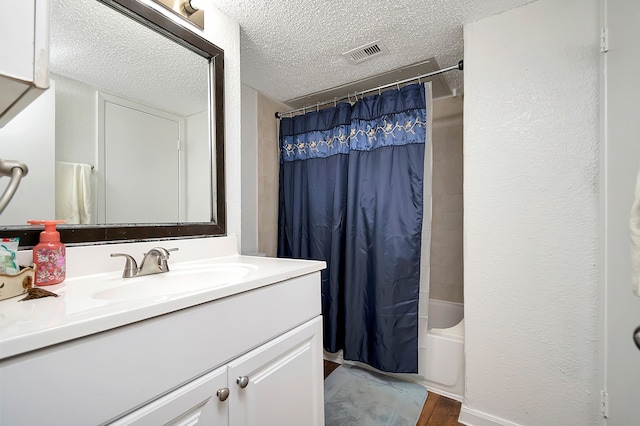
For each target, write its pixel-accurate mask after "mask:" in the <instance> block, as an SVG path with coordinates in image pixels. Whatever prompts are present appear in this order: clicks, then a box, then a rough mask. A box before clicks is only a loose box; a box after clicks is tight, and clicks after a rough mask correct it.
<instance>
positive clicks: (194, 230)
mask: <svg viewBox="0 0 640 426" xmlns="http://www.w3.org/2000/svg"><path fill="white" fill-rule="evenodd" d="M97 1H100V2H101V3H104V4H106V5H107V6H110V7H113V8H114V9H116V10H118V11H120V12H122V13H124V14H126V15H127V16H129V17H131V18H132V19H135V20H136V21H138V22H140V23H141V24H142V25H145V26H147V27H149V28H151V29H152V30H154V31H157V32H159V33H161V34H163V35H165V36H166V37H168V38H170V39H171V40H173V41H175V42H177V43H179V44H181V45H183V46H185V47H186V48H188V49H190V50H192V51H194V52H195V53H197V54H199V55H201V56H203V57H205V58H207V59H209V60H210V61H211V65H210V69H212V73H211V74H213V75H212V77H211V78H210V80H212V88H213V107H214V111H213V114H214V117H213V118H214V120H213V124H214V126H213V127H212V128H210V131H211V133H212V136H213V137H214V141H215V153H211V156H212V162H213V161H214V160H215V173H216V176H215V177H216V194H215V195H216V199H215V204H212V209H215V219H216V221H215V222H213V218H212V222H195V223H160V224H155V223H154V224H117V225H113V224H110V225H80V226H74V225H60V226H58V230H59V231H60V237H61V240H62V241H63V242H64V243H65V244H66V245H88V244H91V243H94V244H95V243H97V244H105V243H109V242H123V240H125V241H126V240H135V241H141V240H153V239H171V238H182V237H203V236H222V235H226V202H225V165H224V142H225V141H224V133H225V132H224V52H223V50H222V49H220V48H218V47H217V46H215V45H213V44H212V43H210V42H209V41H207V40H206V39H204V38H202V37H200V36H199V35H197V34H195V33H193V32H191V31H190V30H188V29H187V28H185V27H183V26H181V25H179V24H178V23H176V22H175V21H173V20H171V19H169V18H167V17H166V16H165V15H164V14H162V13H160V12H159V11H157V10H156V9H154V8H152V7H149V6H147V5H144V4H142V3H139V2H138V1H136V0H97ZM212 214H213V211H212ZM33 219H49V218H33ZM41 231H42V229H40V228H35V227H32V226H29V225H25V226H16V225H12V226H2V227H0V237H20V249H26V248H31V247H33V246H35V245H36V244H37V243H38V241H39V235H40V232H41Z"/></svg>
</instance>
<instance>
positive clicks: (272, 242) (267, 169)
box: [258, 93, 289, 256]
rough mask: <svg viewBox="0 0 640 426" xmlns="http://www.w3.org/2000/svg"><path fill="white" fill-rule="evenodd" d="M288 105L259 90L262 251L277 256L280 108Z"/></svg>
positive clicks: (285, 108)
mask: <svg viewBox="0 0 640 426" xmlns="http://www.w3.org/2000/svg"><path fill="white" fill-rule="evenodd" d="M288 109H289V108H287V107H286V105H284V104H282V103H280V102H278V101H275V100H273V99H271V98H269V97H267V96H265V95H263V94H262V93H259V94H258V205H259V213H260V214H259V215H258V251H260V252H262V253H266V255H267V256H275V255H276V253H277V249H278V171H279V167H280V165H279V163H278V158H279V157H278V126H279V125H280V121H279V120H277V119H276V118H275V113H276V112H278V111H287V110H288Z"/></svg>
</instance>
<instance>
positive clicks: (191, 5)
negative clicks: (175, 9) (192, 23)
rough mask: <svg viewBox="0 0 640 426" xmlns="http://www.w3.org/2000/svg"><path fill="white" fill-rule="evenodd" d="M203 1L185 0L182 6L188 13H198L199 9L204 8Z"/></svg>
mask: <svg viewBox="0 0 640 426" xmlns="http://www.w3.org/2000/svg"><path fill="white" fill-rule="evenodd" d="M201 3H202V2H200V1H198V0H185V1H184V2H183V3H182V8H183V9H184V11H185V12H187V14H189V15H191V14H194V13H196V12H197V11H198V10H200V9H202V4H201Z"/></svg>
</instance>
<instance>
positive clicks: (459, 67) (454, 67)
mask: <svg viewBox="0 0 640 426" xmlns="http://www.w3.org/2000/svg"><path fill="white" fill-rule="evenodd" d="M463 69H464V67H463V61H459V62H458V64H457V65H451V66H450V67H447V68H442V69H439V70H437V71H432V72H430V73H427V74H422V75H418V76H416V77H411V78H407V79H405V80H401V81H396V82H394V83H389V84H384V85H382V86H377V87H374V88H373V89H368V90H363V91H361V92H354V93H352V94H348V95H345V96H343V97H341V98H334V99H331V100H328V101H324V102H318V103H317V104H315V105H309V106H305V107H302V108H296V109H292V110H289V111H284V112H276V118H278V119H279V118H282V116H283V115H286V114H293V113H294V112H298V111H306V110H308V109H313V107H314V106H315V107H316V108H318V107H320V106H323V105H328V104H330V103H337V102H340V101H344V100H345V99H349V98H351V97H352V96H355V97H356V98H357V95H358V94H360V95H364V94H365V93H369V92H375V91H376V90H382V89H387V88H389V87H393V86H398V87H399V86H400V85H401V84H404V83H409V82H410V81H413V80H419V79H421V78H427V77H431V76H433V75H437V74H442V73H444V72H447V71H453V70H460V71H462V70H463Z"/></svg>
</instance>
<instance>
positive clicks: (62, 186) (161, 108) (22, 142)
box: [0, 0, 215, 225]
mask: <svg viewBox="0 0 640 426" xmlns="http://www.w3.org/2000/svg"><path fill="white" fill-rule="evenodd" d="M50 12H51V19H50V32H51V42H50V70H51V80H52V85H51V88H50V89H49V90H48V91H46V92H45V93H44V94H43V95H41V96H40V98H38V99H36V101H34V103H33V104H32V105H31V106H29V107H28V108H27V110H25V111H23V113H21V114H20V116H18V117H16V118H15V119H14V120H13V121H12V122H10V123H9V124H7V126H5V127H4V128H2V129H0V146H1V147H2V150H3V155H2V156H3V158H14V157H15V158H20V159H23V160H24V161H25V162H26V163H27V164H28V166H29V175H28V176H27V177H26V178H25V179H23V182H22V183H21V186H20V188H19V191H18V193H17V194H16V196H15V197H14V199H13V201H12V202H11V204H9V206H8V207H7V209H6V210H5V212H4V213H3V215H2V216H0V224H1V225H24V224H25V223H26V220H28V219H43V218H56V219H65V220H67V222H68V223H72V224H94V225H95V224H97V225H109V224H134V223H135V224H158V223H165V224H166V223H174V224H175V223H185V222H197V223H202V222H212V221H215V217H214V216H215V212H214V211H212V206H213V205H214V204H215V199H212V197H214V190H213V188H214V187H215V186H214V185H215V180H214V179H213V176H215V169H214V167H215V165H214V164H213V163H214V161H212V157H213V154H212V153H213V152H215V149H214V147H213V145H212V136H211V134H210V133H211V131H210V129H211V125H210V117H211V116H212V108H211V106H210V103H211V101H210V99H211V97H210V96H209V92H210V81H211V78H212V77H211V76H212V73H213V69H212V64H211V59H209V58H207V57H203V56H201V55H199V54H197V53H195V52H193V51H192V50H190V49H188V48H186V47H184V46H183V45H181V44H178V43H176V42H175V41H172V40H170V39H168V38H166V37H165V36H163V35H161V34H159V33H157V32H156V31H153V30H152V29H150V28H148V27H146V26H144V25H141V23H140V22H137V21H135V20H133V19H131V18H130V17H129V16H125V15H124V14H122V13H120V12H118V11H116V10H114V9H112V8H111V7H108V6H106V5H104V4H102V3H100V2H98V1H96V0H51V5H50ZM54 176H55V179H52V177H54Z"/></svg>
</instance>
